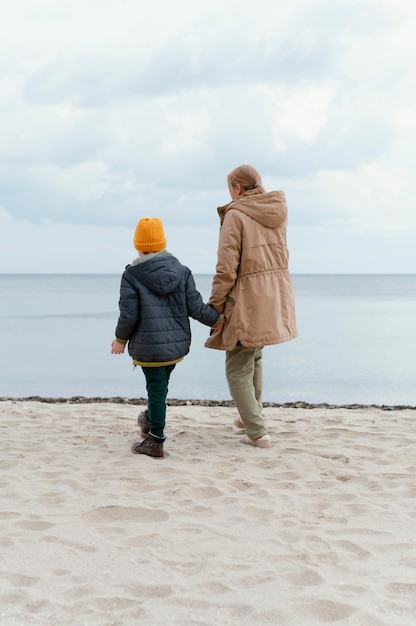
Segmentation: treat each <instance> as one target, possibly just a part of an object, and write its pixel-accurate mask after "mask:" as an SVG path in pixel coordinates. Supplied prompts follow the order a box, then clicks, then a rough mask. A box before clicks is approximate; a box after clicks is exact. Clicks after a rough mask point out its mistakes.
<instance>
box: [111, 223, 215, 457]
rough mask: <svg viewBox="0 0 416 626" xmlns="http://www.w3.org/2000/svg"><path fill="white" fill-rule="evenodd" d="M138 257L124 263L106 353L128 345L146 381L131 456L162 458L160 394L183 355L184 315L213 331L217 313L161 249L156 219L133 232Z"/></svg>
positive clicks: (163, 401)
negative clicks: (144, 408) (112, 334)
mask: <svg viewBox="0 0 416 626" xmlns="http://www.w3.org/2000/svg"><path fill="white" fill-rule="evenodd" d="M133 242H134V247H135V248H136V250H137V251H138V253H139V257H138V258H137V259H135V260H134V261H133V262H132V264H131V265H127V267H126V269H125V271H124V273H123V275H122V278H121V286H120V300H119V308H120V316H119V319H118V323H117V327H116V332H115V335H116V338H115V339H114V340H113V342H112V344H111V353H112V354H122V353H123V352H124V348H125V345H126V343H127V342H128V351H129V354H130V356H131V357H132V359H133V364H134V365H135V366H136V365H140V366H141V368H142V370H143V373H144V375H145V378H146V389H147V395H148V409H147V411H145V412H143V413H141V414H140V415H139V418H138V423H139V426H141V429H142V434H143V436H144V441H142V442H136V443H134V444H133V445H132V448H131V449H132V452H134V453H135V454H147V455H148V456H151V457H163V442H164V441H165V436H164V427H165V417H166V396H167V392H168V383H169V378H170V375H171V373H172V371H173V369H174V367H175V365H176V363H178V362H179V361H182V359H183V358H184V357H185V355H186V354H188V352H189V348H190V344H191V330H190V324H189V317H192V318H194V319H196V320H198V321H199V322H201V323H202V324H205V325H206V326H210V327H211V328H213V327H214V328H219V327H220V326H221V322H222V320H221V318H220V316H219V315H218V313H217V312H216V311H215V310H214V309H213V308H211V307H210V306H208V305H207V304H204V302H203V300H202V296H201V294H200V293H199V292H198V291H197V290H196V287H195V282H194V279H193V276H192V273H191V271H190V270H189V269H188V268H187V267H185V266H184V265H182V264H181V263H180V262H179V260H178V259H177V258H176V257H174V256H173V255H172V254H170V252H168V251H167V250H166V238H165V233H164V229H163V223H162V221H161V220H160V219H159V218H157V217H144V218H143V219H141V220H140V221H139V223H138V224H137V227H136V231H135V233H134V240H133Z"/></svg>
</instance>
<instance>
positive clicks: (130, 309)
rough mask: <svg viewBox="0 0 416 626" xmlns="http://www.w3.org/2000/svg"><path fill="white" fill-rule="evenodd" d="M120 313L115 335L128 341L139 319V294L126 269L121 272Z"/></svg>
mask: <svg viewBox="0 0 416 626" xmlns="http://www.w3.org/2000/svg"><path fill="white" fill-rule="evenodd" d="M118 304H119V310H120V315H119V318H118V322H117V326H116V332H115V335H116V337H117V339H122V340H124V341H128V340H129V339H130V338H131V336H132V335H133V333H134V331H135V330H136V328H137V326H138V324H139V320H140V295H139V292H138V291H137V289H135V287H134V282H133V280H132V276H131V274H130V272H129V271H128V270H126V271H125V272H124V273H123V276H122V277H121V284H120V299H119V303H118Z"/></svg>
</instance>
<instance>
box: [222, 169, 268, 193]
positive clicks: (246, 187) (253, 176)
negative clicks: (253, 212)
mask: <svg viewBox="0 0 416 626" xmlns="http://www.w3.org/2000/svg"><path fill="white" fill-rule="evenodd" d="M227 180H228V186H229V187H233V188H234V187H235V186H236V185H237V184H238V185H241V187H242V189H243V195H244V194H246V193H249V192H251V194H254V193H266V190H265V188H264V187H263V183H262V182H261V176H260V174H259V173H258V171H257V170H256V168H255V167H253V166H252V165H239V167H236V168H235V169H234V170H233V171H232V172H231V173H230V174H228V177H227ZM251 194H250V195H251Z"/></svg>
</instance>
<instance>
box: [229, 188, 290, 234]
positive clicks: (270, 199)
mask: <svg viewBox="0 0 416 626" xmlns="http://www.w3.org/2000/svg"><path fill="white" fill-rule="evenodd" d="M231 209H233V210H234V209H235V210H236V211H241V212H242V213H245V214H246V215H248V216H249V217H251V218H252V219H253V220H256V222H259V224H261V225H262V226H265V227H266V228H277V227H279V226H280V225H281V224H282V223H283V222H284V221H285V220H286V218H287V205H286V198H285V194H284V192H283V191H270V192H268V193H261V194H255V195H253V194H248V195H244V196H241V197H240V198H237V199H236V200H233V201H232V202H230V203H229V204H226V205H225V206H222V207H218V209H217V210H218V215H219V216H220V220H221V224H222V222H223V220H224V217H225V214H226V213H227V211H230V210H231Z"/></svg>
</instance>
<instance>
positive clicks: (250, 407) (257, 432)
mask: <svg viewBox="0 0 416 626" xmlns="http://www.w3.org/2000/svg"><path fill="white" fill-rule="evenodd" d="M225 373H226V376H227V381H228V387H229V389H230V393H231V397H232V399H233V400H234V402H235V404H236V406H237V409H238V412H239V414H240V417H241V420H242V421H243V423H244V426H245V428H246V433H247V435H248V436H249V437H250V439H258V438H259V437H263V435H267V428H266V426H265V423H264V419H263V416H262V414H261V410H262V399H261V394H262V386H263V377H262V348H245V347H244V346H241V345H238V346H237V347H236V348H235V349H234V350H230V351H229V352H227V354H226V357H225Z"/></svg>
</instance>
